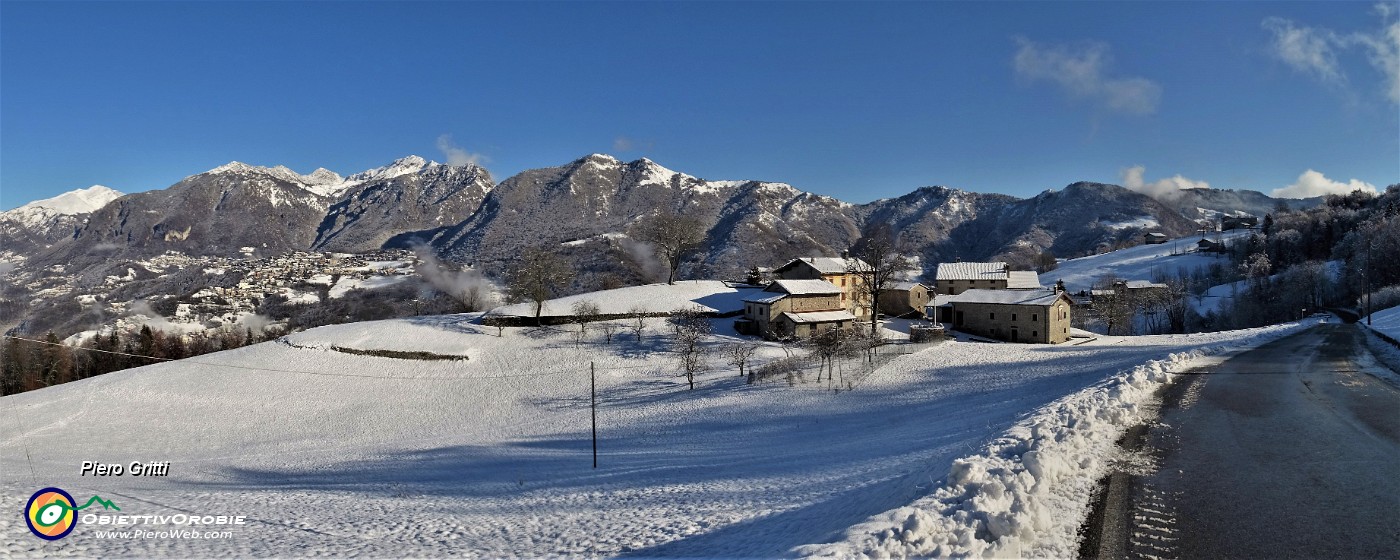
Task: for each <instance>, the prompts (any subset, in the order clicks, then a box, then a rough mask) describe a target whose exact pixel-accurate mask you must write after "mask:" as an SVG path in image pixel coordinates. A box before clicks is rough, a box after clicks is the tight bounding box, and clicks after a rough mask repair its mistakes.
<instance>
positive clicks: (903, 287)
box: [886, 282, 920, 292]
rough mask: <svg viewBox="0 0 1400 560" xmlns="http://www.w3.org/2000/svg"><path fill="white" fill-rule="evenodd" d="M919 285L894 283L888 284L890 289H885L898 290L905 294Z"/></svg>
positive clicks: (916, 283)
mask: <svg viewBox="0 0 1400 560" xmlns="http://www.w3.org/2000/svg"><path fill="white" fill-rule="evenodd" d="M919 285H920V284H919V283H918V282H895V283H893V284H890V287H889V288H886V289H888V290H900V291H906V292H907V291H909V290H912V289H914V286H919Z"/></svg>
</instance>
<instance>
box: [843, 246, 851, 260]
mask: <svg viewBox="0 0 1400 560" xmlns="http://www.w3.org/2000/svg"><path fill="white" fill-rule="evenodd" d="M841 258H842V259H843V260H844V259H849V258H851V250H850V249H846V250H844V251H841Z"/></svg>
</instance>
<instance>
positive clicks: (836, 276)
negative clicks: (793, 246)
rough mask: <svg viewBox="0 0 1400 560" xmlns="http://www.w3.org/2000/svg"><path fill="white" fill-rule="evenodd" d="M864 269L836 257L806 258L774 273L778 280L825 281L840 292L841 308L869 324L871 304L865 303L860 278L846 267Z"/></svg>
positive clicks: (858, 262)
mask: <svg viewBox="0 0 1400 560" xmlns="http://www.w3.org/2000/svg"><path fill="white" fill-rule="evenodd" d="M847 262H849V263H850V264H851V265H852V266H855V267H863V266H866V265H865V261H862V260H860V259H846V258H837V257H803V258H800V259H793V260H791V261H788V263H787V264H785V265H783V266H780V267H778V268H776V269H773V276H774V278H775V279H782V280H824V281H826V282H829V283H831V284H832V285H834V286H836V287H837V288H840V289H841V294H840V297H841V300H840V301H841V306H840V309H845V310H846V311H847V312H849V313H850V314H852V315H854V316H855V317H856V319H857V320H860V321H869V320H870V311H871V310H870V302H867V301H863V298H862V296H861V292H860V275H858V274H853V273H850V272H847V268H846V264H847Z"/></svg>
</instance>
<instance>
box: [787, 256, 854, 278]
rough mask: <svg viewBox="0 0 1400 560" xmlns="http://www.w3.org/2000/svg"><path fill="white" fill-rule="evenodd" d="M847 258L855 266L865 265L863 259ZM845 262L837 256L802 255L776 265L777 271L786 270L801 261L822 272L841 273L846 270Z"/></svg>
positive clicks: (845, 260)
mask: <svg viewBox="0 0 1400 560" xmlns="http://www.w3.org/2000/svg"><path fill="white" fill-rule="evenodd" d="M849 260H850V261H851V263H852V264H854V265H856V266H865V261H863V260H860V259H856V258H852V259H849ZM846 262H847V259H842V258H838V257H802V258H800V259H792V260H790V261H788V262H787V264H785V265H783V266H780V267H778V271H779V272H781V271H783V270H787V269H789V268H792V267H794V266H797V265H798V264H799V263H801V264H806V265H808V266H810V267H812V268H815V269H817V272H820V273H822V274H841V273H844V272H846Z"/></svg>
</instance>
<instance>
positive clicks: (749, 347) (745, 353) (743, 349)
mask: <svg viewBox="0 0 1400 560" xmlns="http://www.w3.org/2000/svg"><path fill="white" fill-rule="evenodd" d="M757 351H758V344H755V343H753V342H735V343H733V344H730V345H729V346H728V347H727V348H725V349H724V353H725V356H727V357H728V358H729V364H730V365H733V366H736V367H738V368H739V377H743V376H744V365H745V364H748V363H749V360H751V359H753V355H754V352H757Z"/></svg>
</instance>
